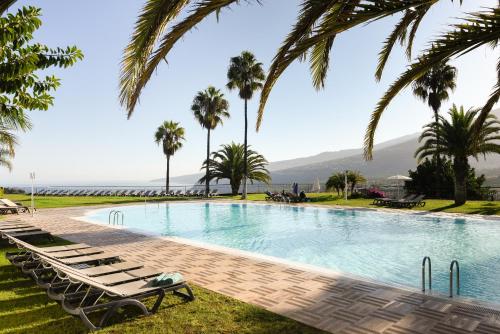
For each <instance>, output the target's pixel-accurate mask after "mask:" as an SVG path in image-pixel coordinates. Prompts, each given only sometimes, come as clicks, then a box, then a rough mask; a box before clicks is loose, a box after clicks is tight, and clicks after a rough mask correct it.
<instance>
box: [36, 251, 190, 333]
mask: <svg viewBox="0 0 500 334" xmlns="http://www.w3.org/2000/svg"><path fill="white" fill-rule="evenodd" d="M42 261H44V262H45V264H47V265H50V266H51V267H52V268H53V270H54V271H56V272H57V274H58V275H59V276H66V277H67V278H68V280H71V281H73V282H79V283H80V284H81V285H82V286H84V287H85V288H84V290H83V291H81V290H80V291H76V292H73V293H66V294H64V296H63V299H62V300H61V306H62V307H63V309H64V310H65V311H66V312H68V313H69V314H72V315H76V316H79V317H80V319H81V320H82V321H83V323H84V324H85V326H87V328H89V329H90V330H97V329H100V328H102V327H104V326H106V324H107V323H108V321H109V319H110V318H111V317H112V316H113V315H114V314H115V313H116V312H117V311H118V309H120V308H122V307H125V306H135V307H137V308H139V309H140V310H141V311H142V312H143V314H144V315H150V314H152V313H155V312H156V311H157V310H158V308H159V306H160V304H161V302H162V301H163V298H164V296H165V293H166V292H173V293H174V295H177V296H180V297H182V298H184V299H186V300H194V295H193V292H192V291H191V288H190V287H189V285H188V284H187V283H186V282H185V281H184V280H182V281H179V282H175V283H172V284H169V285H160V286H155V284H154V279H152V278H149V279H139V280H132V281H128V282H127V281H124V282H123V283H119V284H116V285H106V283H105V282H106V280H105V279H104V280H103V279H99V277H93V278H90V277H87V276H85V275H81V274H79V273H78V272H75V271H74V270H73V269H72V268H71V267H68V266H64V265H61V264H59V263H57V262H54V261H52V260H51V259H44V258H42ZM124 275H127V276H130V278H129V279H135V278H134V277H133V275H132V274H130V273H127V274H124ZM108 276H109V275H108ZM103 277H106V276H103ZM108 279H109V277H108ZM182 289H184V290H186V293H182V292H180V290H182ZM154 296H156V297H157V298H156V301H155V303H154V304H153V306H152V307H151V308H150V309H148V308H147V307H146V306H145V305H144V304H143V303H142V302H141V301H142V300H143V299H145V298H148V297H154ZM103 310H104V311H106V312H104V315H102V317H101V319H100V321H99V323H98V324H97V325H96V324H94V323H93V322H92V321H91V320H90V319H89V317H88V316H89V314H90V313H92V312H96V311H103Z"/></svg>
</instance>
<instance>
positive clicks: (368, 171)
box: [154, 109, 500, 184]
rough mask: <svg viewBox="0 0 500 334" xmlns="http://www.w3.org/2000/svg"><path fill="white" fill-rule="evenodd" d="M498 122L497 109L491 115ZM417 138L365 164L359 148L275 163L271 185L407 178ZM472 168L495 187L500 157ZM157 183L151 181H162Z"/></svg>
mask: <svg viewBox="0 0 500 334" xmlns="http://www.w3.org/2000/svg"><path fill="white" fill-rule="evenodd" d="M494 113H495V114H496V115H497V116H498V117H499V118H500V109H497V110H495V111H494ZM417 139H418V134H412V135H407V136H403V137H399V138H396V139H393V140H390V141H387V142H384V143H381V144H378V145H376V146H375V148H374V159H373V160H372V161H365V160H364V159H363V156H362V152H363V150H362V149H361V148H354V149H348V150H340V151H334V152H323V153H320V154H317V155H313V156H309V157H303V158H297V159H290V160H283V161H276V162H271V163H270V164H269V167H268V169H269V171H270V172H271V176H272V180H273V181H272V182H273V183H291V182H299V183H312V182H314V180H315V179H316V178H319V179H320V180H321V181H323V182H324V181H325V180H326V179H327V178H328V177H329V176H330V175H331V174H332V172H334V171H342V170H346V169H349V170H359V171H360V172H361V173H362V174H363V175H365V176H366V177H367V178H368V179H379V178H386V177H388V176H391V175H395V174H403V175H405V174H408V170H409V169H415V167H416V164H417V162H416V160H415V159H414V158H413V153H414V152H415V150H416V148H417V147H418V142H417ZM471 165H472V166H473V167H475V168H476V170H477V171H478V172H484V173H485V174H486V176H487V177H488V179H489V180H491V181H492V182H495V183H498V182H497V180H500V155H499V154H496V155H490V156H488V157H487V160H484V159H483V158H480V159H479V161H476V160H475V159H471ZM200 177H201V174H192V175H184V176H179V177H174V178H172V182H174V183H179V184H192V183H194V182H196V180H198V179H199V178H200ZM162 180H163V179H158V180H154V181H162Z"/></svg>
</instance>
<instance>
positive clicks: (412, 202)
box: [394, 195, 425, 209]
mask: <svg viewBox="0 0 500 334" xmlns="http://www.w3.org/2000/svg"><path fill="white" fill-rule="evenodd" d="M424 198H425V195H418V196H416V197H415V198H412V199H409V200H408V199H407V200H404V201H398V202H396V203H395V204H394V206H396V207H400V208H408V209H411V208H414V207H416V206H420V207H424V206H425V201H423V199H424Z"/></svg>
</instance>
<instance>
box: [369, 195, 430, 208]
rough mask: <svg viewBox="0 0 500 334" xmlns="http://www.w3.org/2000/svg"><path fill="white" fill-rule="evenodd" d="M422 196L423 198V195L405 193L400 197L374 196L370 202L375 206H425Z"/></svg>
mask: <svg viewBox="0 0 500 334" xmlns="http://www.w3.org/2000/svg"><path fill="white" fill-rule="evenodd" d="M424 198H425V196H424V195H415V194H410V195H407V196H405V197H403V198H401V199H393V198H385V197H384V198H375V199H374V200H373V203H372V204H373V205H377V206H388V207H391V208H407V209H411V208H414V207H416V206H419V207H424V206H425V201H424Z"/></svg>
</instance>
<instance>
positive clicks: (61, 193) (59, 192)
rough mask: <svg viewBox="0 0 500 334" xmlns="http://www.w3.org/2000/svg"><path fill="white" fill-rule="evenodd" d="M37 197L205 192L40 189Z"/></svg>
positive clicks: (202, 193)
mask: <svg viewBox="0 0 500 334" xmlns="http://www.w3.org/2000/svg"><path fill="white" fill-rule="evenodd" d="M35 195H37V196H123V197H125V196H131V197H202V196H205V190H186V191H185V192H184V191H183V190H177V191H175V190H171V191H169V192H165V191H164V190H95V189H94V190H88V189H84V190H82V189H80V190H60V189H59V190H58V189H56V190H54V189H42V190H39V191H37V192H36V193H35ZM217 195H218V190H217V189H214V190H211V191H210V193H209V196H217Z"/></svg>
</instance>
